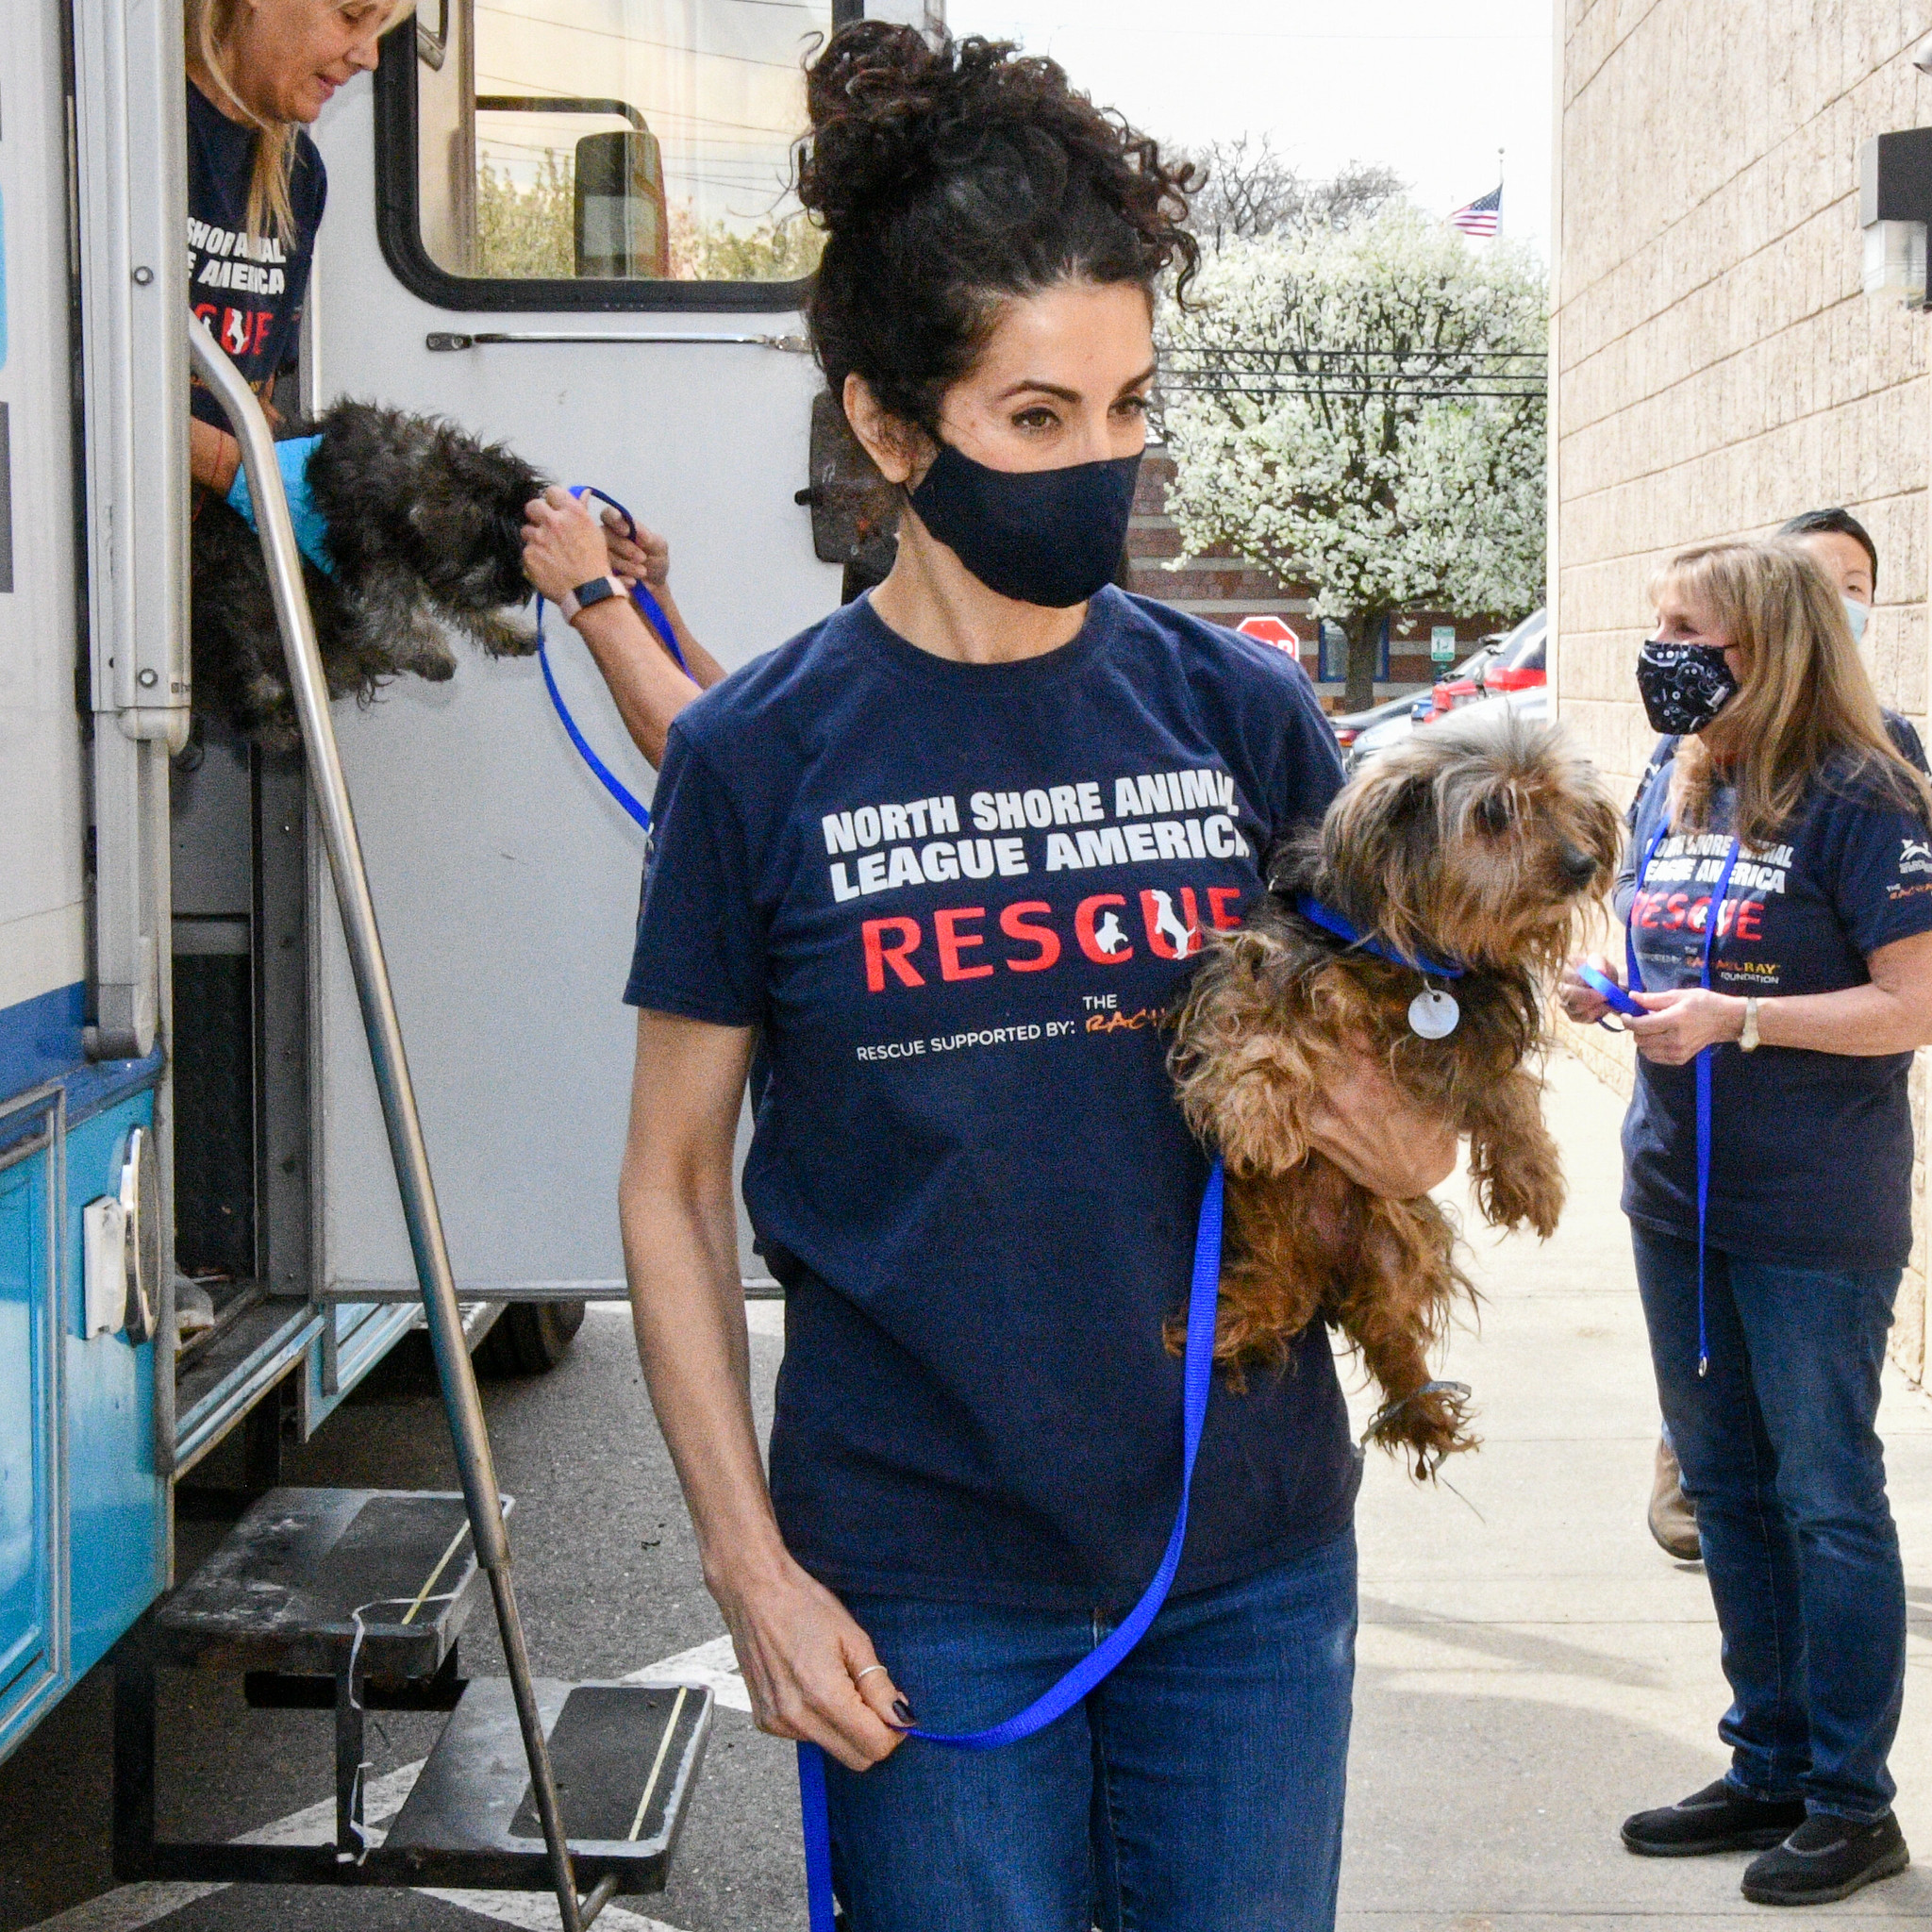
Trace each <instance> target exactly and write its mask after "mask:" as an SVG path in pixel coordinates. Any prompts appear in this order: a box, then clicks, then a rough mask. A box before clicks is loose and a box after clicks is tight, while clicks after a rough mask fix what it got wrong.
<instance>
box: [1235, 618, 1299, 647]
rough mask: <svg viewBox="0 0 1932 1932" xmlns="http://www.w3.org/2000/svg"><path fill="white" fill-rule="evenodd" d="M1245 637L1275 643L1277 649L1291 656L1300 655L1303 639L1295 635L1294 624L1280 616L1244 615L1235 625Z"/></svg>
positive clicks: (1264, 642)
mask: <svg viewBox="0 0 1932 1932" xmlns="http://www.w3.org/2000/svg"><path fill="white" fill-rule="evenodd" d="M1235 629H1237V630H1238V631H1240V632H1241V635H1242V637H1244V638H1253V639H1255V640H1256V641H1257V642H1259V643H1263V644H1273V645H1274V648H1275V649H1276V650H1277V651H1286V652H1287V653H1288V654H1289V656H1290V657H1299V656H1300V654H1301V648H1302V641H1301V639H1300V638H1299V637H1297V636H1296V635H1295V632H1294V628H1293V626H1292V625H1288V624H1285V623H1283V621H1282V620H1281V619H1280V618H1278V617H1244V618H1242V619H1241V622H1240V623H1239V624H1238V625H1235Z"/></svg>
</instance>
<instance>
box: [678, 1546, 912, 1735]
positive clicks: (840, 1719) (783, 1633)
mask: <svg viewBox="0 0 1932 1932" xmlns="http://www.w3.org/2000/svg"><path fill="white" fill-rule="evenodd" d="M711 1593H712V1595H713V1596H715V1597H716V1598H717V1600H718V1605H719V1607H720V1608H721V1609H722V1610H723V1611H724V1621H725V1623H726V1624H728V1625H729V1626H730V1629H731V1647H732V1648H733V1649H734V1650H735V1651H736V1652H737V1653H738V1667H739V1669H740V1670H741V1671H742V1672H743V1674H744V1682H745V1688H746V1689H747V1690H748V1691H750V1692H751V1710H752V1717H753V1719H754V1721H755V1722H756V1723H757V1724H758V1728H759V1730H761V1731H767V1732H769V1733H770V1734H771V1735H772V1736H773V1737H774V1738H794V1739H803V1740H806V1741H807V1742H808V1743H813V1744H817V1745H818V1746H819V1747H820V1748H821V1749H823V1750H825V1751H828V1752H830V1753H831V1755H832V1756H833V1757H836V1758H837V1759H838V1760H839V1762H840V1763H841V1764H842V1765H843V1766H844V1767H845V1768H846V1770H847V1771H865V1770H868V1769H870V1767H871V1766H873V1765H874V1764H877V1763H878V1762H879V1761H880V1760H881V1759H882V1758H885V1757H891V1754H892V1753H893V1752H894V1751H896V1750H897V1749H898V1748H899V1746H900V1744H901V1743H903V1742H904V1741H905V1740H904V1739H903V1738H902V1737H901V1735H900V1726H902V1725H905V1724H910V1723H911V1722H912V1712H911V1707H910V1706H909V1705H908V1704H907V1702H906V1701H905V1698H904V1697H903V1695H902V1694H901V1692H900V1691H899V1688H898V1686H897V1685H896V1684H894V1683H893V1682H892V1677H891V1672H889V1671H887V1670H884V1669H883V1668H875V1666H877V1665H878V1661H879V1659H878V1654H877V1652H875V1651H874V1649H873V1647H872V1639H871V1638H869V1637H868V1636H867V1635H866V1634H865V1632H864V1631H863V1630H861V1629H860V1628H859V1627H858V1624H855V1623H854V1622H853V1621H852V1617H851V1615H850V1613H849V1612H848V1611H847V1610H846V1608H845V1607H844V1605H843V1604H841V1602H840V1601H839V1599H838V1598H837V1597H835V1596H834V1595H833V1594H832V1592H831V1591H828V1590H827V1589H825V1587H824V1585H823V1584H822V1583H820V1582H818V1581H817V1580H816V1579H815V1578H814V1577H812V1576H810V1575H808V1574H807V1573H806V1572H805V1571H803V1570H801V1569H800V1568H799V1567H798V1565H797V1564H796V1563H794V1562H792V1561H791V1558H790V1557H785V1558H784V1559H783V1560H782V1562H781V1565H780V1568H779V1570H778V1572H777V1574H775V1575H773V1576H771V1577H769V1578H767V1579H765V1580H763V1581H761V1582H760V1583H759V1584H758V1585H757V1586H756V1587H753V1588H733V1587H731V1586H729V1585H727V1584H726V1583H724V1582H723V1581H722V1580H721V1581H720V1582H719V1583H716V1584H714V1585H713V1586H712V1591H711Z"/></svg>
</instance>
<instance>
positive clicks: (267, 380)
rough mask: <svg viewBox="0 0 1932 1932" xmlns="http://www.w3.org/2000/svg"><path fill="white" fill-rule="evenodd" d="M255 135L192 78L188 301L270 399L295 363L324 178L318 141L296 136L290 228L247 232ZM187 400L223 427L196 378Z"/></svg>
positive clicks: (323, 199)
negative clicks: (282, 232) (278, 232)
mask: <svg viewBox="0 0 1932 1932" xmlns="http://www.w3.org/2000/svg"><path fill="white" fill-rule="evenodd" d="M257 139H258V137H257V135H256V132H255V129H254V128H252V127H249V126H246V125H243V124H242V123H241V122H239V121H230V120H229V119H228V117H227V116H226V115H225V114H224V113H223V112H222V111H221V109H220V108H217V107H216V106H215V105H214V103H213V102H212V101H210V100H209V99H208V96H207V95H206V94H205V93H203V92H202V91H201V90H200V89H199V88H198V87H196V86H195V84H194V83H193V82H192V80H191V81H190V82H189V83H188V299H189V303H190V305H191V306H192V308H193V310H194V312H195V314H196V315H198V316H200V317H201V319H202V320H203V321H204V322H205V323H207V324H208V328H209V330H210V331H211V332H212V334H213V336H214V339H215V341H218V342H219V343H221V345H222V347H223V348H225V350H226V351H227V352H228V355H229V357H230V358H232V359H233V361H234V363H235V366H236V367H237V368H238V369H240V370H241V372H242V375H244V376H245V377H246V378H247V380H248V386H249V388H251V389H252V390H254V391H255V392H256V394H257V395H258V396H261V397H263V398H264V399H266V396H267V393H268V389H269V386H270V385H271V384H272V383H273V382H274V381H275V377H276V376H277V375H280V374H281V373H282V371H283V370H284V369H287V368H290V367H291V366H292V365H293V363H294V360H295V346H296V337H297V335H298V333H299V332H300V329H301V326H302V302H303V298H304V296H305V295H306V294H307V293H308V267H309V263H310V261H311V260H312V259H313V258H314V255H315V231H316V229H317V228H319V227H320V226H321V225H322V210H323V205H324V204H325V202H326V200H327V199H328V176H327V175H326V174H325V171H324V169H323V165H322V156H321V155H320V154H319V153H317V152H316V147H315V143H314V142H312V141H310V140H309V138H308V135H306V134H298V135H297V136H296V137H295V158H294V165H293V168H292V170H291V174H290V176H289V202H290V206H291V208H292V209H293V212H294V216H295V230H294V233H293V234H292V235H289V236H275V237H269V238H258V237H255V236H251V235H249V234H248V233H247V230H246V223H247V216H248V184H249V182H250V181H251V180H252V179H253V178H254V175H255V143H256V141H257ZM189 406H190V408H192V410H193V411H194V413H195V414H196V415H197V416H199V417H200V418H201V420H202V421H203V422H204V423H211V424H212V425H214V426H215V427H216V428H217V429H226V428H227V426H228V419H227V417H226V416H225V414H223V412H222V406H221V405H220V404H219V403H218V402H216V401H215V399H214V397H213V395H212V394H211V393H210V392H209V391H208V388H207V386H206V385H205V384H204V383H203V382H202V380H201V378H200V377H199V376H196V377H195V378H194V382H193V388H192V391H191V394H190V399H189Z"/></svg>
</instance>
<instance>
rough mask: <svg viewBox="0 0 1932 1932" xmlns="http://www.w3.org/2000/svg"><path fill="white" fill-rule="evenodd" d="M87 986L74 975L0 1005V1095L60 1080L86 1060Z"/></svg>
mask: <svg viewBox="0 0 1932 1932" xmlns="http://www.w3.org/2000/svg"><path fill="white" fill-rule="evenodd" d="M86 1024H87V988H86V987H85V986H83V985H82V984H81V983H80V982H79V981H78V980H76V981H75V984H74V985H72V986H57V987H56V988H55V989H54V990H53V991H52V992H43V993H41V994H39V995H38V996H37V997H35V998H33V999H30V1000H22V1001H20V1002H19V1003H18V1004H17V1005H15V1006H11V1007H0V1100H4V1099H6V1098H7V1097H8V1095H9V1094H13V1093H24V1092H25V1091H26V1090H27V1089H28V1088H29V1087H38V1086H40V1085H41V1084H42V1082H43V1081H46V1080H58V1078H59V1077H60V1075H61V1074H65V1073H68V1072H70V1071H71V1070H72V1069H73V1068H75V1066H77V1065H80V1064H83V1063H84V1062H85V1061H86V1059H87V1050H86V1048H85V1047H84V1046H83V1045H82V1043H81V1029H82V1028H83V1027H84V1026H85V1025H86Z"/></svg>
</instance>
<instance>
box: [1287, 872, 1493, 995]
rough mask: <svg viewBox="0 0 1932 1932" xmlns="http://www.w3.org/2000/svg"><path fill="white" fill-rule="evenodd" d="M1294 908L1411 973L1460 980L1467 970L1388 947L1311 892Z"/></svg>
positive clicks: (1313, 922)
mask: <svg viewBox="0 0 1932 1932" xmlns="http://www.w3.org/2000/svg"><path fill="white" fill-rule="evenodd" d="M1294 909H1295V910H1296V911H1297V912H1299V913H1300V914H1301V916H1302V917H1303V918H1304V919H1306V920H1307V922H1308V923H1309V924H1311V925H1319V926H1320V927H1321V928H1322V930H1323V931H1324V932H1332V933H1333V934H1334V935H1335V937H1336V938H1337V939H1339V940H1341V941H1342V942H1343V943H1344V944H1346V945H1351V946H1359V947H1360V948H1361V950H1362V951H1363V952H1365V953H1373V954H1374V956H1375V958H1378V959H1387V960H1388V961H1389V963H1390V964H1391V966H1407V968H1408V970H1409V971H1410V972H1411V973H1421V974H1428V975H1430V976H1432V977H1434V978H1437V979H1460V978H1461V977H1462V974H1463V969H1462V968H1461V967H1460V966H1443V965H1440V964H1438V962H1437V961H1435V960H1434V959H1424V958H1421V957H1420V956H1418V957H1417V958H1413V959H1409V958H1404V957H1403V955H1402V954H1400V953H1398V952H1396V951H1395V950H1394V949H1393V948H1392V947H1391V946H1385V945H1384V944H1383V943H1382V942H1381V941H1380V940H1377V939H1372V938H1370V937H1369V935H1368V934H1366V933H1364V932H1360V931H1358V930H1357V928H1356V927H1355V926H1353V925H1351V924H1349V922H1348V921H1347V920H1345V919H1344V918H1343V917H1342V916H1341V913H1339V912H1338V911H1336V910H1335V908H1333V907H1332V906H1324V905H1323V903H1322V902H1321V900H1319V899H1317V898H1315V897H1314V896H1313V895H1312V894H1311V893H1307V892H1303V893H1301V894H1299V895H1298V896H1297V897H1296V899H1295V902H1294Z"/></svg>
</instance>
